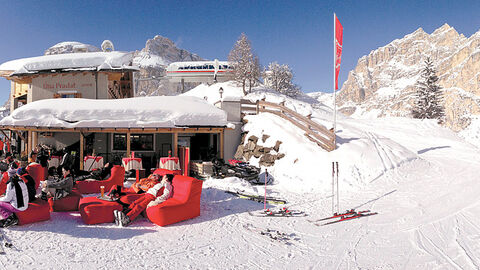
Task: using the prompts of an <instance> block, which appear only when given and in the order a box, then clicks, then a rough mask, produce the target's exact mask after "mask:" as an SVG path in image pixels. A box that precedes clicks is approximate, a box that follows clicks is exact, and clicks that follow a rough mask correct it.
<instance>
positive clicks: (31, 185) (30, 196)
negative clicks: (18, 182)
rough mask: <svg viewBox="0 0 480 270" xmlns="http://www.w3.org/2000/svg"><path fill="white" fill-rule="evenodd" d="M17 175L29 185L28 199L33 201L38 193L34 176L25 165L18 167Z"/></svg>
mask: <svg viewBox="0 0 480 270" xmlns="http://www.w3.org/2000/svg"><path fill="white" fill-rule="evenodd" d="M17 175H18V176H19V177H20V179H22V180H23V182H24V183H25V184H26V185H27V189H28V201H29V202H33V201H34V200H35V195H36V193H37V189H36V188H35V180H34V179H33V177H32V176H31V175H30V174H28V171H27V169H25V167H20V168H18V169H17Z"/></svg>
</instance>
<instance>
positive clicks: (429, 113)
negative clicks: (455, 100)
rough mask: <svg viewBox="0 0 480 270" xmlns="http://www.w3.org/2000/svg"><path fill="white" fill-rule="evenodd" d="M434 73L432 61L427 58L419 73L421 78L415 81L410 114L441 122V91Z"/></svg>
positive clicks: (442, 108)
mask: <svg viewBox="0 0 480 270" xmlns="http://www.w3.org/2000/svg"><path fill="white" fill-rule="evenodd" d="M436 73H437V71H436V70H435V68H434V67H433V62H432V61H431V60H430V58H427V59H426V60H425V68H424V69H423V70H422V73H421V75H420V76H421V79H420V80H419V81H417V87H418V88H417V93H416V100H415V104H414V107H413V110H412V115H413V117H414V118H420V119H438V122H439V123H442V122H443V118H444V116H445V109H444V107H443V91H442V88H441V87H440V86H439V85H438V83H437V82H438V77H437V75H436Z"/></svg>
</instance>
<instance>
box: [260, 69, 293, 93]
mask: <svg viewBox="0 0 480 270" xmlns="http://www.w3.org/2000/svg"><path fill="white" fill-rule="evenodd" d="M263 78H264V81H265V85H266V86H267V87H271V88H272V89H274V90H276V91H277V92H279V93H282V94H284V95H287V96H289V97H296V96H297V95H298V94H299V93H300V87H299V86H297V85H295V84H294V83H293V82H292V79H293V72H292V70H291V69H290V67H289V66H288V65H279V64H278V63H277V62H273V63H270V64H269V65H268V69H267V70H265V71H264V72H263Z"/></svg>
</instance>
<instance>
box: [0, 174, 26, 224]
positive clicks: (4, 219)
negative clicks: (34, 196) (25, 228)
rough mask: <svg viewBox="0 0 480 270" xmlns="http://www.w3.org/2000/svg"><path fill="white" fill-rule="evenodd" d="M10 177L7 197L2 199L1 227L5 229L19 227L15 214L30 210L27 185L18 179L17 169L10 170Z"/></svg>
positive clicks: (0, 205)
mask: <svg viewBox="0 0 480 270" xmlns="http://www.w3.org/2000/svg"><path fill="white" fill-rule="evenodd" d="M8 176H9V177H10V178H9V180H8V182H7V191H6V192H5V196H2V197H0V218H1V220H0V226H1V227H4V228H5V227H9V226H12V225H17V224H18V217H17V215H15V213H17V212H20V211H24V210H26V209H27V208H28V190H27V185H26V184H25V183H24V182H23V181H22V180H21V179H20V178H19V177H18V175H17V174H16V170H15V169H9V170H8Z"/></svg>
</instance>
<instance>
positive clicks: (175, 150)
mask: <svg viewBox="0 0 480 270" xmlns="http://www.w3.org/2000/svg"><path fill="white" fill-rule="evenodd" d="M173 156H174V157H178V133H177V132H174V133H173Z"/></svg>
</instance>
